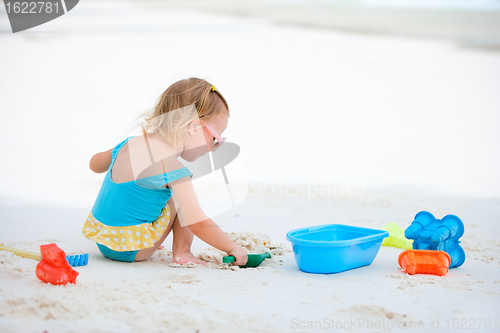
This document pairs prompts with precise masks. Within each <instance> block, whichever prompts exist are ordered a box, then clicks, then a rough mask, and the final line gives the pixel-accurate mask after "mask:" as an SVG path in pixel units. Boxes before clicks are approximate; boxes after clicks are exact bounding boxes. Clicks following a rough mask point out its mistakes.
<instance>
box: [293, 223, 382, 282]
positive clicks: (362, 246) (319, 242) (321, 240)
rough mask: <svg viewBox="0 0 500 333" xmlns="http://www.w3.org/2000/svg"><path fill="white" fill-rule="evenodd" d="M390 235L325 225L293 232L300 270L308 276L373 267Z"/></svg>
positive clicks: (348, 226)
mask: <svg viewBox="0 0 500 333" xmlns="http://www.w3.org/2000/svg"><path fill="white" fill-rule="evenodd" d="M386 237H389V233H388V232H387V231H384V230H378V229H368V228H361V227H353V226H350V225H343V224H323V225H318V226H313V227H307V228H300V229H295V230H291V231H289V232H288V233H287V234H286V239H287V240H288V241H290V242H291V243H292V248H293V254H294V256H295V261H296V262H297V266H299V268H300V269H301V270H302V271H304V272H308V273H322V274H329V273H339V272H343V271H347V270H349V269H353V268H358V267H361V266H367V265H370V264H371V263H372V262H373V260H374V259H375V256H376V255H377V253H378V250H379V249H380V246H381V245H382V241H383V240H384V238H386Z"/></svg>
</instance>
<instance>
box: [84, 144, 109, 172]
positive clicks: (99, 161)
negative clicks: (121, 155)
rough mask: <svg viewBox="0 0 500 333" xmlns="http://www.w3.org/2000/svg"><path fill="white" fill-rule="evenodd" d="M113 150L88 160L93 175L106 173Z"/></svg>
mask: <svg viewBox="0 0 500 333" xmlns="http://www.w3.org/2000/svg"><path fill="white" fill-rule="evenodd" d="M112 152H113V148H111V149H110V150H107V151H105V152H102V153H97V154H95V155H94V156H92V158H91V159H90V163H89V168H90V170H92V171H94V172H95V173H103V172H106V171H107V170H108V168H109V165H110V164H111V154H112Z"/></svg>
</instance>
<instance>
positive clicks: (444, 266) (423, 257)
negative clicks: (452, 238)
mask: <svg viewBox="0 0 500 333" xmlns="http://www.w3.org/2000/svg"><path fill="white" fill-rule="evenodd" d="M398 262H399V266H401V267H402V268H403V269H404V270H405V271H406V272H407V273H408V274H411V275H413V274H433V275H439V276H444V275H446V273H448V268H449V267H450V263H451V258H450V255H449V254H448V253H446V252H444V251H434V250H405V251H403V252H401V254H400V255H399V257H398Z"/></svg>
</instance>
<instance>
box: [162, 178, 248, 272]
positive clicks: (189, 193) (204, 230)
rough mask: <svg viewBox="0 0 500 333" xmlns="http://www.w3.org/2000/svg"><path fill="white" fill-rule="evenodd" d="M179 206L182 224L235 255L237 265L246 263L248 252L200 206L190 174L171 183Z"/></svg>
mask: <svg viewBox="0 0 500 333" xmlns="http://www.w3.org/2000/svg"><path fill="white" fill-rule="evenodd" d="M169 185H170V187H171V189H172V191H173V197H174V203H175V204H176V206H177V214H179V222H180V223H181V226H186V225H187V226H188V227H189V229H190V230H191V231H192V232H193V234H194V235H195V236H196V237H198V238H199V239H201V240H202V241H204V242H205V243H207V244H209V245H212V246H213V247H215V248H217V249H219V250H221V251H224V252H226V253H228V254H231V255H233V256H235V259H236V261H235V265H244V264H246V261H247V253H246V250H245V249H244V248H242V247H241V246H239V245H237V244H236V243H235V242H233V241H232V240H231V238H229V236H228V235H226V233H225V232H224V231H222V230H221V228H219V226H218V225H217V224H216V223H215V222H214V221H212V220H211V219H210V218H208V217H207V216H206V215H205V213H204V212H203V210H202V209H201V207H200V204H199V202H198V198H197V197H196V193H195V192H194V188H193V183H192V182H191V179H190V178H189V176H187V177H184V178H181V179H179V180H176V181H173V182H170V183H169Z"/></svg>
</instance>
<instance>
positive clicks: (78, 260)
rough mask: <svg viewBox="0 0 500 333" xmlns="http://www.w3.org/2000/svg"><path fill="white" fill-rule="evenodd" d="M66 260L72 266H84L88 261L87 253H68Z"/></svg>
mask: <svg viewBox="0 0 500 333" xmlns="http://www.w3.org/2000/svg"><path fill="white" fill-rule="evenodd" d="M66 260H67V261H68V264H69V265H70V266H72V267H78V266H86V265H87V264H88V263H89V254H88V253H85V254H80V255H76V254H75V255H68V256H66Z"/></svg>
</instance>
